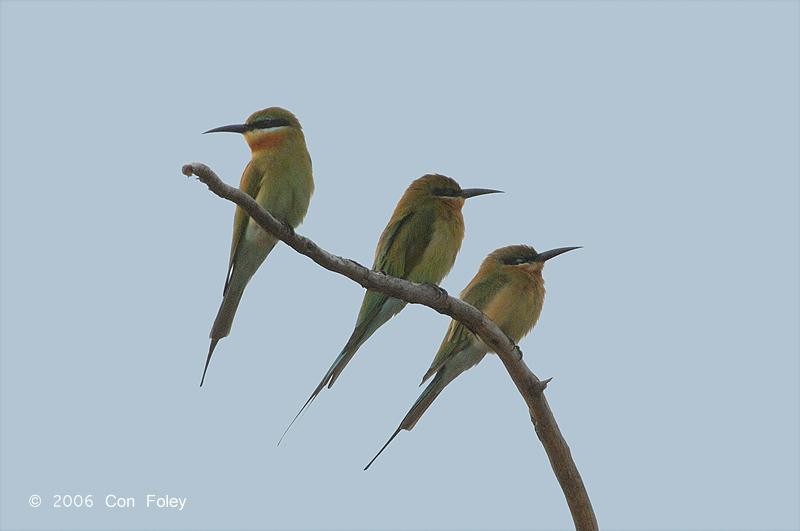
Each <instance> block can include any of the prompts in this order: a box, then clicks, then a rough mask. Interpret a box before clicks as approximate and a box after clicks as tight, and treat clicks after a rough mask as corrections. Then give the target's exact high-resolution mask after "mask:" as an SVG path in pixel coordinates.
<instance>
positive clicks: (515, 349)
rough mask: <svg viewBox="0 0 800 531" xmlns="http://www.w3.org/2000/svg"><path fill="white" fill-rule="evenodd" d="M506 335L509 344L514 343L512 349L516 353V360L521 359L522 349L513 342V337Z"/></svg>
mask: <svg viewBox="0 0 800 531" xmlns="http://www.w3.org/2000/svg"><path fill="white" fill-rule="evenodd" d="M506 337H507V338H508V340H509V341H511V344H512V345H514V351H513V352H514V353H515V354H516V355H517V361H522V349H521V348H519V345H517V344H516V343H514V340H513V339H511V338H510V337H508V336H506Z"/></svg>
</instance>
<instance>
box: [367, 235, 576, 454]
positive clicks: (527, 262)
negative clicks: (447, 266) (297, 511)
mask: <svg viewBox="0 0 800 531" xmlns="http://www.w3.org/2000/svg"><path fill="white" fill-rule="evenodd" d="M573 249H579V247H561V248H559V249H552V250H550V251H546V252H543V253H537V252H536V250H535V249H534V248H533V247H530V246H528V245H511V246H508V247H502V248H500V249H497V250H495V251H493V252H491V253H490V254H489V255H488V256H487V257H486V258H485V259H484V260H483V263H481V266H480V268H478V273H477V274H476V275H475V278H473V279H472V280H471V281H470V283H469V284H467V287H466V288H464V291H462V292H461V294H460V295H459V298H460V299H461V300H463V301H464V302H466V303H468V304H471V305H472V306H474V307H475V308H477V309H478V310H480V311H482V312H483V313H484V314H485V315H486V316H487V317H488V318H489V319H491V320H492V321H493V322H494V323H495V324H496V325H497V326H498V327H500V330H502V331H503V332H504V333H505V334H506V335H507V336H508V337H509V338H510V339H511V340H512V341H513V342H514V343H518V342H519V341H520V340H521V339H522V338H523V337H525V336H526V335H528V333H529V332H530V331H531V330H532V329H533V327H534V326H535V325H536V322H537V321H538V320H539V315H540V314H541V313H542V305H543V304H544V295H545V290H544V279H543V278H542V269H544V263H545V262H546V261H547V260H550V259H551V258H554V257H556V256H558V255H560V254H562V253H566V252H567V251H572V250H573ZM489 352H490V349H489V347H488V346H487V345H486V343H484V342H483V341H482V340H481V339H480V338H478V337H477V336H476V335H474V334H473V333H472V332H470V331H469V330H468V329H467V327H466V326H464V325H463V324H461V323H459V322H458V321H456V320H455V319H454V320H452V321H450V324H449V326H448V328H447V333H446V334H445V337H444V340H442V344H441V346H440V347H439V351H438V352H437V353H436V357H435V358H434V359H433V363H431V366H430V368H429V369H428V371H427V372H426V373H425V375H424V376H423V378H422V383H420V386H421V385H422V384H424V383H425V382H426V381H427V380H428V379H429V378H430V377H431V376H433V380H431V382H430V383H429V384H428V386H427V387H426V388H425V390H424V391H423V392H422V393H421V394H420V396H419V398H417V401H416V402H414V405H413V406H412V407H411V410H410V411H409V412H408V414H406V416H405V418H404V419H403V421H402V422H401V423H400V426H399V427H398V428H397V430H396V431H395V432H394V434H393V435H392V436H391V437H390V438H389V440H388V441H387V442H386V444H384V445H383V448H381V450H380V451H379V452H378V453H377V455H375V457H373V458H372V461H370V462H369V464H368V465H367V466H366V467H365V468H364V470H367V469H368V468H369V467H370V466H371V465H372V463H374V462H375V460H376V459H377V458H378V456H379V455H381V453H383V451H384V450H385V449H386V447H387V446H389V443H391V442H392V441H393V440H394V438H395V437H397V434H398V433H400V430H408V431H410V430H411V429H412V428H414V426H415V425H416V424H417V421H419V419H420V417H422V414H423V413H425V411H426V410H427V409H428V408H429V407H430V405H431V404H432V403H433V401H434V400H435V399H436V397H437V396H439V393H441V392H442V390H444V388H445V387H446V386H447V384H449V383H450V382H452V381H453V380H454V379H455V378H456V377H457V376H458V375H459V374H461V373H462V372H464V371H466V370H468V369H471V368H472V367H474V366H475V365H477V364H478V363H480V362H481V360H482V359H483V358H484V357H485V356H486V354H487V353H489ZM434 375H435V376H434Z"/></svg>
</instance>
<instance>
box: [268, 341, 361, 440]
mask: <svg viewBox="0 0 800 531" xmlns="http://www.w3.org/2000/svg"><path fill="white" fill-rule="evenodd" d="M353 334H354V335H355V332H354V333H353ZM350 339H351V340H352V337H351V338H350ZM365 341H366V339H365ZM349 345H350V342H349V341H348V342H347V345H345V348H344V350H342V352H340V353H339V356H338V357H337V358H336V361H334V362H333V365H331V368H330V369H328V372H327V373H325V376H324V377H323V378H322V381H321V382H320V383H319V385H318V386H317V388H316V389H314V392H313V393H311V396H310V397H309V399H308V400H306V403H305V404H304V405H303V407H302V408H300V411H299V412H298V413H297V415H295V416H294V419H292V422H291V423H290V424H289V427H288V428H286V431H284V432H283V435H281V438H280V440H279V441H278V446H280V445H281V441H283V438H284V437H286V434H287V433H289V429H290V428H291V427H292V426H293V425H294V423H295V421H297V419H298V418H300V416H301V415H302V414H303V413H304V412H305V410H306V409H307V408H308V406H310V405H311V402H313V401H314V399H315V398H317V395H318V394H319V393H320V391H322V390H323V389H324V388H325V386H326V385H327V386H328V387H329V388H330V386H331V385H333V380H335V379H336V376H338V375H339V374H340V373H341V372H342V370H343V369H344V367H345V365H347V363H348V362H349V361H350V360H351V359H353V356H354V355H355V353H356V351H357V350H358V346H361V345H360V344H359V345H358V346H357V347H356V348H355V349H350V350H348V348H347V347H348V346H349ZM334 375H335V376H334ZM329 383H330V385H329Z"/></svg>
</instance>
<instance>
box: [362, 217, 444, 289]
mask: <svg viewBox="0 0 800 531" xmlns="http://www.w3.org/2000/svg"><path fill="white" fill-rule="evenodd" d="M435 221H436V216H435V215H434V212H433V211H432V210H430V209H415V210H412V211H410V212H409V213H407V214H406V215H405V216H402V217H400V218H399V219H398V220H396V221H392V222H390V223H389V225H387V227H386V228H385V229H384V231H383V234H382V235H381V238H380V240H379V244H378V250H377V251H376V253H375V264H374V265H373V266H372V267H373V269H375V270H378V271H383V272H385V273H387V274H389V275H392V276H393V277H397V278H406V277H407V276H408V274H409V273H410V272H411V271H412V270H413V269H414V267H416V266H417V264H419V263H420V261H421V260H422V256H423V255H424V254H425V249H426V248H427V247H428V244H430V241H431V238H432V237H433V231H434V226H433V225H434V222H435Z"/></svg>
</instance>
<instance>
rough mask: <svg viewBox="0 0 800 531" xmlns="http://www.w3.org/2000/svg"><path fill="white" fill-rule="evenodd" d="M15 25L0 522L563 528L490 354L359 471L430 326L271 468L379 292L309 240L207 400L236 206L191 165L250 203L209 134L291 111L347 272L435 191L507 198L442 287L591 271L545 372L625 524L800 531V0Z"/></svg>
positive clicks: (34, 15)
mask: <svg viewBox="0 0 800 531" xmlns="http://www.w3.org/2000/svg"><path fill="white" fill-rule="evenodd" d="M0 10H1V11H0V15H2V21H1V23H2V26H1V29H2V32H1V35H2V36H1V37H0V39H2V40H1V41H0V44H1V45H2V49H1V51H0V52H1V53H2V56H1V57H0V59H1V61H0V68H1V70H0V74H1V75H2V78H1V79H0V82H1V83H2V85H0V88H1V90H0V107H1V109H0V116H1V117H2V122H1V124H0V125H1V129H0V142H1V145H0V157H1V158H0V172H1V177H2V181H1V184H2V188H1V189H0V192H1V193H2V197H1V200H2V208H1V209H0V216H1V217H0V222H1V223H2V225H1V227H0V228H1V230H2V233H1V234H0V236H2V239H1V240H0V243H1V244H2V247H1V248H0V251H1V253H2V254H1V255H0V256H1V257H2V269H1V270H0V273H1V274H2V277H1V280H2V286H1V291H0V294H2V306H1V307H0V318H1V321H0V332H1V333H2V337H1V339H0V347H1V348H2V359H1V362H2V363H1V364H0V369H2V374H1V375H0V384H1V386H0V387H1V388H0V397H1V398H2V400H1V405H0V451H1V454H0V465H1V467H0V489H1V490H0V506H2V511H0V527H1V528H2V529H3V530H6V529H204V528H205V529H218V528H232V529H257V528H258V529H262V528H264V529H569V528H571V526H572V522H571V518H570V515H569V511H568V509H567V507H566V503H565V502H564V498H563V495H562V493H561V491H560V489H559V487H558V484H557V482H556V480H555V478H554V476H553V473H552V471H551V470H550V466H549V463H548V460H547V457H546V454H545V453H544V450H543V449H542V447H541V445H540V443H539V442H538V440H537V438H536V435H535V433H534V431H533V428H532V426H531V423H530V421H529V418H528V416H527V411H526V408H525V404H524V402H523V400H522V399H521V398H520V397H519V395H518V394H517V392H516V390H515V388H514V386H513V384H512V382H511V380H510V379H509V377H508V376H507V374H506V373H505V372H504V369H503V367H502V364H501V363H500V362H499V360H497V359H496V357H494V356H490V357H487V359H486V360H485V361H484V362H483V363H481V365H479V366H478V367H476V368H475V369H472V370H471V371H469V372H467V373H466V374H464V375H463V376H461V377H460V378H458V379H457V380H456V381H455V382H454V383H453V384H452V385H451V386H450V387H449V388H448V389H447V390H446V391H445V392H444V393H443V394H442V395H441V396H440V397H439V399H438V400H437V401H436V403H435V404H434V405H433V407H431V409H430V410H429V411H428V412H427V413H426V415H425V416H424V417H423V419H422V420H421V421H420V422H419V424H418V425H417V426H416V428H415V429H414V430H413V431H412V432H403V433H401V434H400V435H399V436H398V437H397V439H396V440H395V441H394V442H393V443H392V445H391V446H390V447H389V449H388V450H387V451H386V452H385V453H384V454H383V455H382V456H381V458H380V459H379V460H378V461H377V462H376V463H375V465H373V467H372V468H371V469H370V470H369V471H368V472H364V471H362V468H363V467H364V465H366V463H367V462H368V461H369V460H370V459H371V457H372V456H373V455H374V453H375V452H376V451H377V450H378V449H379V448H380V447H381V445H382V444H383V443H384V442H385V440H386V439H387V438H388V436H389V435H391V433H392V432H393V431H394V429H395V428H396V426H397V424H398V423H399V422H400V420H401V419H402V417H403V415H404V414H405V413H406V411H407V410H408V408H409V407H410V406H411V404H412V403H413V401H414V399H415V398H416V396H417V395H418V393H419V389H418V387H417V384H418V382H419V380H420V378H421V376H422V374H423V373H424V372H425V370H426V369H427V367H428V365H429V364H430V361H431V359H432V358H433V356H434V354H435V352H436V349H437V348H438V346H439V343H440V341H441V338H442V337H443V335H444V333H445V329H446V326H447V323H448V319H447V318H446V317H443V316H441V315H439V314H437V313H435V312H433V311H432V310H429V309H427V308H424V307H419V306H410V307H408V308H407V309H406V310H404V311H403V313H401V314H400V315H399V316H398V317H397V318H395V319H393V320H392V321H391V322H390V323H388V324H387V325H386V326H384V327H383V328H382V329H381V330H380V331H379V332H378V333H377V334H375V336H374V337H373V338H372V339H370V341H369V342H368V343H367V344H366V345H365V346H364V347H362V349H361V350H360V351H359V353H358V354H357V355H356V357H355V358H354V361H353V362H352V363H351V364H350V365H349V366H348V367H347V370H346V371H345V372H344V373H343V375H342V377H341V378H340V379H339V380H338V381H337V382H336V385H335V386H334V388H333V389H332V390H325V391H323V392H322V393H321V394H320V396H319V397H318V398H317V400H316V402H315V403H314V404H313V405H312V407H311V408H310V409H309V411H308V413H307V414H306V415H305V416H304V417H303V418H302V419H301V420H300V421H299V422H298V424H297V425H296V426H295V428H294V429H293V431H292V432H291V433H290V435H289V436H288V438H287V441H286V445H285V447H283V446H282V447H280V448H279V447H277V446H276V443H277V441H278V438H279V437H280V435H281V433H282V432H283V430H284V429H285V428H286V426H287V425H288V423H289V422H290V421H291V419H292V418H293V416H294V415H295V413H296V412H297V410H298V409H299V408H300V407H301V406H302V404H303V403H304V402H305V400H306V398H307V397H308V395H309V394H310V393H311V391H312V390H313V389H314V387H315V385H316V384H317V383H318V381H319V379H320V378H321V377H322V375H323V374H324V373H325V371H326V370H327V368H328V366H329V365H330V363H331V362H332V361H333V359H334V358H335V356H336V354H338V352H339V350H340V349H341V347H342V346H343V344H344V343H345V341H346V340H347V338H348V336H349V335H350V332H351V330H352V327H353V324H354V322H355V318H356V314H357V312H358V307H359V304H360V302H361V298H362V296H363V290H362V289H361V288H360V287H359V286H357V285H355V284H353V283H352V282H351V281H349V280H347V279H344V278H343V277H339V276H336V275H334V274H332V273H329V272H326V271H324V270H322V269H320V268H319V267H318V266H316V265H315V264H313V263H312V262H311V261H309V260H308V259H306V258H304V257H302V256H300V255H297V254H296V253H294V252H293V251H291V250H289V249H288V248H286V247H285V246H279V247H278V248H277V249H276V250H275V251H274V252H273V254H272V255H271V256H270V258H269V260H268V261H267V262H266V264H265V265H264V266H263V267H262V268H261V270H260V271H259V273H258V274H257V275H256V277H255V278H254V280H253V282H252V283H251V284H250V286H249V287H248V290H247V292H246V293H245V296H244V300H243V302H242V305H241V307H240V310H239V313H238V315H237V319H236V322H235V323H234V327H233V332H232V334H231V336H230V337H229V338H227V339H224V340H223V341H222V342H221V343H220V345H219V347H218V348H217V351H216V353H215V356H214V360H213V362H212V364H211V367H210V369H209V376H208V378H207V380H206V385H205V386H204V387H203V388H202V389H200V388H198V382H199V380H200V376H201V374H202V369H203V363H204V361H205V355H206V352H207V348H208V339H207V337H208V331H209V329H210V327H211V323H212V320H213V318H214V315H215V314H216V311H217V308H218V305H219V302H220V297H221V291H222V285H223V280H224V276H225V271H226V266H227V261H228V252H229V245H230V233H231V225H232V217H233V206H232V205H231V204H230V203H228V202H225V201H223V200H221V199H219V198H217V197H216V196H214V195H212V194H211V193H210V192H208V190H207V189H206V188H205V187H204V186H203V185H201V184H199V183H198V182H196V181H195V180H190V179H187V178H185V177H184V176H182V175H181V173H180V167H181V165H182V164H184V163H187V162H192V161H200V162H204V163H206V164H209V165H210V166H211V167H212V168H214V169H215V170H216V171H217V173H218V174H219V175H220V176H221V177H222V178H223V179H225V180H226V181H227V182H229V183H232V184H237V183H238V181H239V177H240V175H241V172H242V170H243V169H244V167H245V165H246V163H247V160H248V157H249V152H248V150H247V147H246V145H245V143H244V141H243V139H242V138H241V137H240V136H239V135H206V136H202V135H201V133H202V132H203V131H206V130H208V129H211V128H213V127H217V126H220V125H225V124H231V123H239V122H241V121H243V120H244V119H246V118H247V116H248V115H250V114H251V113H252V112H253V111H255V110H258V109H262V108H265V107H269V106H273V105H279V106H283V107H286V108H288V109H290V110H292V111H293V112H294V113H295V114H296V115H297V116H298V118H299V119H300V121H301V123H302V124H303V127H304V129H305V132H306V138H307V142H308V147H309V150H310V152H311V156H312V159H313V163H314V171H315V179H316V183H317V192H316V195H315V196H314V198H313V200H312V203H311V208H310V210H309V214H308V217H307V218H306V221H305V224H304V225H303V226H302V227H301V228H300V229H299V232H301V233H302V234H305V235H307V236H309V237H310V238H312V239H313V240H315V241H316V242H317V243H319V244H320V245H321V246H323V247H324V248H325V249H327V250H329V251H331V252H333V253H336V254H339V255H342V256H347V257H350V258H353V259H355V260H358V261H359V262H361V263H363V264H371V262H372V256H373V253H374V249H375V244H376V242H377V238H378V236H379V234H380V232H381V231H382V229H383V227H384V226H385V224H386V222H387V220H388V218H389V216H390V214H391V211H392V209H393V208H394V206H395V204H396V203H397V200H398V199H399V198H400V195H401V194H402V192H403V191H404V190H405V188H406V187H407V186H408V184H409V183H410V182H411V181H412V180H413V179H416V178H417V177H419V176H421V175H422V174H424V173H430V172H438V173H443V174H446V175H448V176H451V177H453V178H455V179H456V180H457V181H458V182H459V183H460V184H461V185H462V186H464V187H486V188H496V189H501V190H505V191H506V193H505V194H504V195H492V196H487V197H481V198H478V199H473V200H470V201H469V202H468V204H467V205H466V206H465V208H464V217H465V220H466V226H467V235H466V238H465V240H464V244H463V247H462V252H461V254H460V255H459V258H458V260H457V262H456V265H455V268H454V270H453V272H452V273H451V275H450V276H449V277H448V278H447V279H446V280H445V281H444V283H443V287H445V288H446V289H447V290H448V291H449V292H450V293H453V294H456V293H458V292H459V291H460V290H461V289H462V288H463V287H464V286H465V285H466V283H467V282H468V281H469V280H470V279H471V278H472V276H473V275H474V274H475V272H476V271H477V267H478V265H479V263H480V261H481V260H482V259H483V258H484V257H485V255H486V254H487V253H489V252H490V251H492V250H494V249H496V248H498V247H501V246H504V245H509V244H517V243H526V244H530V245H533V246H535V247H536V248H537V249H539V250H545V249H549V248H553V247H562V246H572V245H582V246H583V247H584V248H583V249H581V250H580V251H575V252H572V253H569V254H567V255H564V256H562V257H559V258H557V259H555V260H553V261H552V262H548V264H547V267H546V268H545V272H544V276H545V279H546V281H547V287H548V297H547V301H546V303H545V306H544V311H543V313H542V318H541V320H540V322H539V324H538V325H537V327H536V329H535V330H534V332H533V333H532V334H531V335H530V336H528V337H527V338H526V339H525V340H524V341H523V342H522V344H521V347H522V349H523V351H524V353H525V359H526V361H527V363H528V364H529V366H530V367H531V368H532V370H533V371H534V372H535V373H536V374H537V375H538V376H539V377H541V378H549V377H553V378H554V379H553V382H552V383H551V385H550V387H549V388H548V391H547V396H548V399H549V401H550V404H551V407H552V409H553V411H554V413H555V415H556V418H557V419H558V421H559V423H560V426H561V430H562V432H563V433H564V435H565V437H566V439H567V441H568V443H569V444H570V447H571V449H572V453H573V456H574V458H575V461H576V463H577V465H578V467H579V469H580V471H581V474H582V475H583V479H584V482H585V484H586V487H587V489H588V491H589V494H590V496H591V499H592V502H593V504H594V508H595V511H596V513H597V517H598V521H599V523H600V525H601V527H602V528H604V529H624V530H634V529H637V530H664V529H676V530H712V529H713V530H723V529H724V530H727V529H737V530H739V529H780V530H790V529H797V528H798V526H799V525H800V522H799V521H798V513H799V508H798V499H800V492H799V491H798V470H799V469H800V465H799V464H798V418H800V413H799V411H798V409H799V406H798V403H799V398H800V395H799V393H798V374H799V372H800V371H799V369H798V337H800V334H799V333H798V321H799V320H800V316H799V315H798V293H799V289H798V270H799V267H798V241H800V235H799V234H798V226H800V222H799V220H798V197H799V193H798V161H799V160H800V156H799V155H798V145H799V144H800V139H799V138H798V125H799V124H798V118H799V117H800V111H799V110H798V72H800V69H799V68H798V64H799V60H798V50H800V44H799V43H798V21H800V14H799V12H798V3H796V2H512V3H499V2H495V3H480V2H469V3H460V2H443V3H366V2H355V3H338V2H333V3H322V2H302V3H292V4H289V3H280V2H241V3H235V2H226V3H222V2H197V3H195V2H158V3H157V2H83V3H73V2H53V3H50V2H9V1H3V2H2V3H1V4H0ZM34 494H36V495H39V496H40V497H41V498H42V500H43V503H42V505H41V506H40V507H38V508H32V507H31V506H30V505H29V503H28V499H29V497H30V496H32V495H34ZM88 494H91V495H92V496H93V500H94V506H93V507H92V508H85V507H84V508H74V507H73V508H54V507H53V502H54V496H56V495H62V496H63V495H84V496H85V495H88ZM109 494H113V495H115V496H118V497H126V498H127V497H132V498H134V499H135V503H136V506H135V507H134V508H132V509H120V508H115V509H111V508H108V507H106V506H105V502H104V500H105V497H106V496H107V495H109ZM148 494H152V495H156V496H157V497H163V496H165V495H168V496H170V497H179V498H185V499H186V504H185V507H184V508H183V510H181V511H178V510H177V509H156V508H152V507H151V508H146V507H145V504H146V499H147V495H148Z"/></svg>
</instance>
